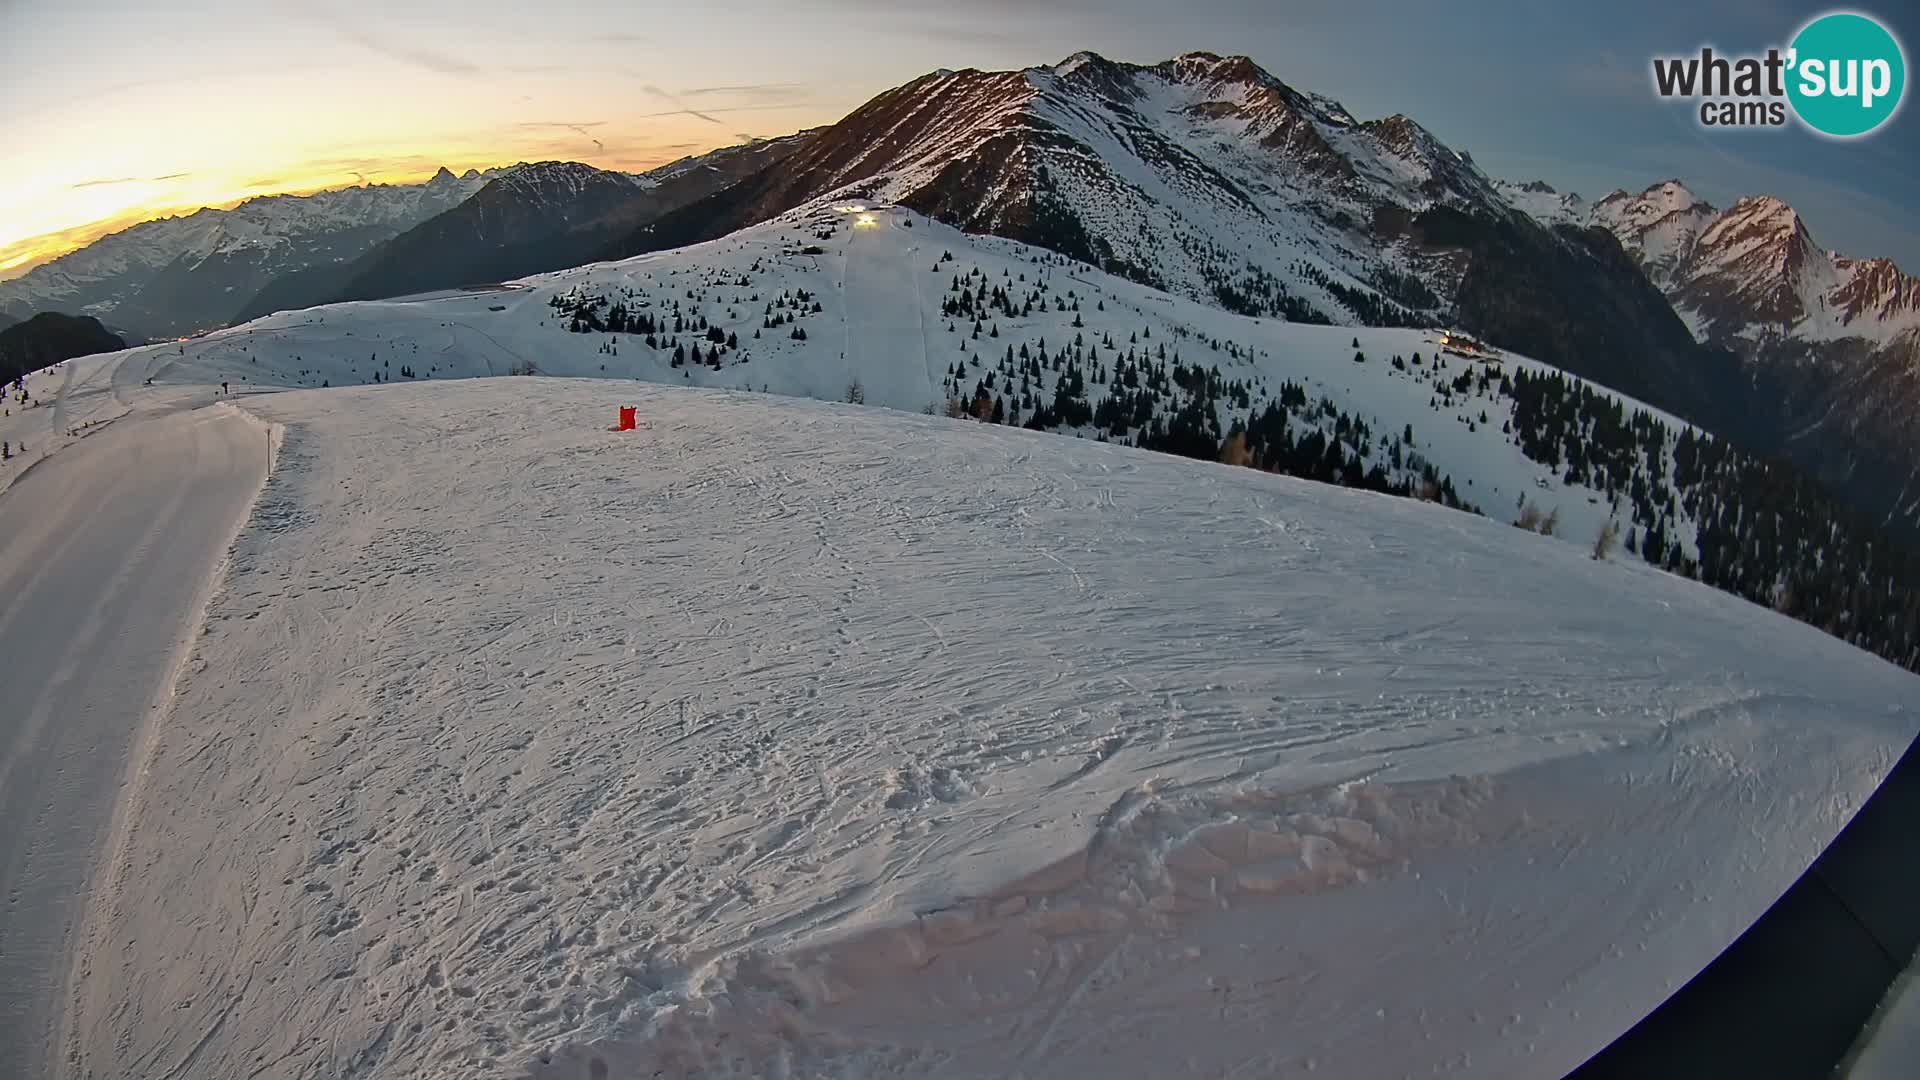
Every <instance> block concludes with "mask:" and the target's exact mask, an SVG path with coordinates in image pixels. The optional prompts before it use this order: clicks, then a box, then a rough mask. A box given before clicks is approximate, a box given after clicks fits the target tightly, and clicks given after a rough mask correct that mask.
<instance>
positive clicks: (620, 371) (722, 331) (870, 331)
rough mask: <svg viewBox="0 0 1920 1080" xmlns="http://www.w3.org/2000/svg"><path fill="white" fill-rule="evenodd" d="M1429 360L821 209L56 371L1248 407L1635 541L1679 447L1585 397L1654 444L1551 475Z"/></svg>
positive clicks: (1208, 416)
mask: <svg viewBox="0 0 1920 1080" xmlns="http://www.w3.org/2000/svg"><path fill="white" fill-rule="evenodd" d="M862 217H869V218H871V219H872V221H873V224H872V225H870V226H863V225H860V224H858V222H859V221H860V219H861V218H862ZM816 308H817V310H816ZM573 330H578V331H579V332H570V331H573ZM1437 337H1438V335H1437V333H1436V332H1435V331H1431V330H1400V329H1366V328H1359V329H1356V328H1351V327H1328V326H1312V325H1305V324H1295V323H1286V322H1281V321H1277V320H1271V319H1253V318H1248V317H1245V316H1239V315H1233V314H1230V313H1228V312H1225V311H1221V310H1218V309H1216V308H1210V307H1206V306H1203V305H1200V304H1197V303H1194V302H1192V301H1189V300H1186V299H1183V298H1179V297H1174V296H1170V295H1168V294H1166V293H1161V292H1157V291H1154V290H1151V289H1148V288H1145V287H1143V286H1139V285H1135V284H1133V283H1131V282H1127V281H1124V280H1122V279H1119V278H1116V277H1113V276H1111V275H1107V274H1103V273H1100V272H1098V271H1095V270H1093V269H1091V268H1089V267H1086V266H1083V265H1080V264H1076V263H1072V262H1069V261H1066V260H1063V259H1061V258H1060V257H1059V256H1056V255H1053V254H1052V253H1050V252H1046V251H1043V250H1041V249H1038V248H1033V247H1029V246H1026V245H1022V244H1017V243H1014V242H1011V241H1007V240H1002V239H998V238H994V237H984V236H972V235H967V234H963V233H960V232H958V231H956V230H954V229H951V228H948V227H946V226H943V225H941V224H939V223H938V222H934V221H931V220H929V219H927V218H924V217H921V216H919V215H916V214H913V213H912V212H910V211H906V210H902V209H898V208H878V209H869V210H865V211H860V212H851V211H849V204H848V203H847V202H845V201H836V200H833V199H827V200H823V201H821V202H819V203H817V204H814V205H811V206H809V207H806V208H803V209H801V210H798V211H795V212H793V213H791V214H788V215H784V216H783V217H781V218H779V219H776V220H775V221H772V222H769V223H767V224H764V225H759V226H755V227H753V228H750V229H746V230H743V231H742V232H740V233H737V234H734V235H733V236H730V237H726V238H724V239H721V240H717V241H714V242H711V243H708V244H702V245H698V246H695V247H691V248H685V249H681V250H677V251H671V252H662V253H658V254H654V255H645V256H640V257H638V258H635V259H630V260H626V261H623V262H618V263H607V264H598V265H593V266H587V267H581V268H578V269H574V270H568V271H563V272H560V273H557V274H549V275H542V276H539V277H535V278H530V279H527V280H525V281H524V282H520V283H514V284H512V285H510V286H506V287H501V288H496V289H485V290H476V291H472V292H465V293H438V294H433V295H430V296H427V297H421V298H414V299H407V300H397V301H381V302H371V303H357V304H342V305H334V306H329V307H322V308H312V309H306V310H302V311H293V312H284V313H281V314H278V315H273V316H269V317H267V318H264V319H260V320H257V321H255V322H253V323H249V324H247V325H245V326H241V327H237V328H234V329H232V330H228V331H222V332H220V333H216V334H211V335H208V336H206V337H204V338H198V339H195V340H193V341H189V342H185V343H168V344H163V345H157V346H152V347H148V348H143V349H136V350H132V351H131V352H128V353H123V354H115V355H114V357H113V358H111V359H99V358H92V359H89V360H84V361H79V362H78V363H81V364H89V363H91V364H125V365H127V370H128V371H129V372H137V373H138V376H139V377H138V378H136V379H133V380H132V381H133V382H135V383H138V382H139V381H140V380H142V379H144V378H146V377H147V376H148V375H151V376H153V377H154V378H155V380H156V382H157V383H158V384H160V385H163V386H165V385H175V384H193V385H205V384H207V383H209V382H216V383H217V382H219V381H221V380H231V381H232V382H233V384H234V385H235V386H237V387H243V388H249V389H250V388H257V387H266V386H271V387H287V386H299V387H320V386H329V387H340V386H343V385H362V384H368V383H372V382H374V381H375V380H376V379H378V380H381V381H385V382H394V381H400V382H405V381H414V380H431V379H445V378H459V377H469V376H484V375H506V374H511V373H515V372H529V371H530V372H538V373H541V374H547V375H569V376H585V377H594V378H621V379H641V380H645V381H655V382H670V383H677V384H680V385H685V386H710V387H723V388H733V389H753V390H766V391H769V392H771V393H774V394H780V395H789V396H801V397H813V398H820V399H825V400H835V401H838V400H844V399H845V398H846V397H847V396H848V389H849V386H850V385H851V384H853V383H855V382H857V383H859V384H860V387H861V390H862V391H863V394H864V398H865V401H866V403H867V404H869V405H877V406H885V407H889V408H895V409H904V410H909V411H915V412H919V411H923V410H926V409H929V408H932V409H935V410H942V411H943V410H945V409H946V408H947V407H948V403H949V401H950V400H951V401H956V402H958V403H959V404H960V405H962V406H965V407H968V408H971V407H972V405H973V404H974V403H975V401H976V400H977V395H978V394H979V393H980V391H981V390H982V388H983V387H984V388H986V389H987V392H988V394H989V398H990V399H992V400H989V401H988V402H987V403H988V404H989V405H991V404H992V401H998V402H1000V403H1001V404H1002V405H1003V406H1004V407H1007V408H1008V409H1009V410H1010V412H1011V413H1012V414H1014V415H1012V416H1010V417H1009V420H1010V421H1012V422H1015V423H1021V422H1025V421H1026V420H1029V419H1032V418H1033V416H1034V414H1035V412H1036V411H1037V410H1039V409H1042V408H1046V409H1053V408H1054V407H1055V406H1057V405H1060V404H1062V394H1061V384H1062V382H1063V381H1066V382H1068V383H1069V384H1073V385H1077V386H1079V387H1080V396H1079V398H1078V400H1079V401H1081V402H1084V409H1085V412H1084V415H1079V416H1072V415H1062V416H1059V417H1056V418H1055V422H1053V423H1052V424H1050V427H1052V428H1053V429H1054V430H1059V431H1063V432H1071V433H1075V434H1079V435H1082V436H1084V437H1087V438H1095V437H1107V438H1113V439H1116V440H1119V441H1128V442H1134V441H1139V440H1140V439H1142V438H1145V437H1147V436H1148V434H1149V430H1148V429H1149V428H1150V427H1153V426H1154V425H1157V426H1158V428H1159V429H1161V430H1162V431H1164V429H1166V428H1168V427H1169V426H1171V425H1173V424H1175V423H1177V422H1180V420H1181V418H1182V417H1187V418H1190V419H1191V418H1193V417H1195V416H1196V415H1197V416H1200V417H1203V418H1205V422H1206V423H1207V424H1210V425H1211V428H1212V431H1211V434H1212V436H1213V437H1214V438H1215V439H1216V441H1218V440H1220V439H1224V437H1225V436H1226V435H1227V434H1228V432H1229V431H1230V430H1231V429H1233V427H1234V426H1235V425H1236V424H1242V425H1247V424H1249V423H1250V422H1251V421H1254V420H1256V419H1258V418H1259V417H1260V416H1261V415H1262V414H1263V413H1265V412H1266V411H1267V410H1268V409H1269V408H1270V407H1271V408H1272V409H1275V410H1278V412H1279V413H1282V414H1284V426H1285V428H1286V431H1287V437H1288V438H1289V439H1290V440H1294V441H1296V442H1300V443H1303V444H1304V443H1305V442H1307V441H1308V440H1311V439H1313V438H1315V437H1317V438H1319V439H1321V440H1324V441H1325V442H1327V443H1329V444H1333V445H1334V446H1335V447H1337V450H1335V451H1332V452H1330V456H1331V455H1334V454H1337V455H1338V456H1344V457H1346V458H1350V459H1352V460H1353V461H1354V462H1356V465H1355V468H1356V470H1357V471H1359V472H1364V471H1367V470H1370V469H1375V468H1377V469H1379V470H1380V475H1381V477H1382V480H1383V482H1390V483H1394V484H1403V485H1410V486H1413V487H1418V486H1420V485H1421V484H1422V482H1423V481H1424V480H1425V479H1429V478H1430V479H1432V480H1434V481H1435V482H1436V483H1437V482H1440V481H1444V482H1445V483H1446V484H1447V485H1449V487H1450V489H1451V491H1452V493H1454V494H1455V495H1457V498H1458V500H1459V501H1461V502H1463V503H1465V504H1468V505H1472V506H1475V507H1477V508H1479V509H1480V510H1481V511H1482V512H1484V513H1486V514H1488V515H1489V516H1492V517H1495V518H1496V519H1499V520H1506V521H1512V520H1514V519H1515V518H1516V517H1518V516H1520V515H1521V513H1522V503H1523V502H1524V503H1526V504H1527V505H1528V506H1529V507H1530V508H1536V509H1537V510H1538V511H1540V512H1541V513H1542V514H1545V513H1550V512H1554V511H1557V512H1558V520H1559V524H1560V528H1559V530H1558V534H1559V535H1560V536H1561V537H1563V538H1565V539H1568V540H1570V541H1572V542H1573V543H1577V544H1580V545H1582V546H1586V545H1590V544H1591V543H1592V541H1593V538H1594V536H1595V534H1596V533H1597V532H1598V531H1599V529H1600V527H1601V526H1602V525H1603V524H1604V523H1605V522H1607V521H1608V520H1609V519H1611V518H1618V519H1619V520H1621V522H1622V524H1623V525H1631V524H1634V522H1633V521H1632V520H1629V519H1630V518H1631V517H1632V513H1633V511H1632V508H1631V507H1622V508H1620V509H1616V502H1618V501H1619V497H1620V495H1621V494H1622V493H1623V492H1625V491H1626V490H1628V488H1629V487H1631V486H1633V485H1632V484H1631V483H1630V479H1631V478H1630V477H1629V476H1628V475H1627V473H1628V472H1630V471H1631V472H1638V473H1639V474H1640V475H1641V480H1642V481H1643V482H1644V483H1645V484H1647V485H1651V486H1656V487H1657V486H1658V485H1661V484H1663V483H1665V482H1666V481H1667V480H1670V479H1671V475H1672V457H1673V447H1674V442H1675V440H1676V439H1677V437H1678V435H1679V433H1680V432H1681V431H1682V430H1684V429H1685V427H1686V425H1684V424H1682V423H1680V422H1678V421H1676V420H1674V419H1673V418H1671V417H1665V416H1661V415H1659V414H1657V413H1655V412H1654V411H1652V410H1649V409H1647V408H1646V407H1645V406H1643V405H1641V404H1639V403H1638V402H1634V401H1631V400H1627V399H1622V398H1619V397H1618V395H1614V394H1612V393H1611V392H1609V391H1605V390H1603V389H1600V388H1596V387H1588V389H1589V390H1590V391H1592V392H1595V393H1597V394H1598V395H1599V397H1600V399H1601V400H1605V401H1616V400H1617V401H1619V402H1620V407H1621V409H1622V414H1623V416H1625V417H1631V416H1632V414H1634V413H1644V414H1646V415H1647V416H1649V417H1654V418H1657V419H1659V420H1661V421H1663V422H1664V423H1665V425H1666V428H1667V430H1668V435H1667V437H1666V438H1665V440H1664V442H1663V443H1661V445H1660V447H1659V448H1645V449H1642V450H1640V451H1639V452H1638V456H1637V457H1636V458H1635V460H1634V461H1632V462H1627V463H1618V464H1616V465H1615V466H1614V467H1613V470H1612V472H1611V473H1609V472H1607V471H1606V470H1604V469H1601V470H1597V471H1594V472H1590V473H1586V474H1579V475H1572V476H1571V477H1570V475H1569V471H1568V468H1567V461H1566V460H1563V452H1562V451H1561V450H1555V451H1554V452H1553V453H1552V455H1551V457H1550V458H1545V459H1543V456H1542V455H1541V454H1540V453H1538V452H1536V453H1534V454H1532V455H1530V454H1529V453H1527V452H1525V451H1523V448H1522V447H1521V445H1519V439H1518V436H1517V435H1516V434H1514V433H1513V431H1512V430H1511V429H1512V427H1513V425H1512V423H1511V421H1512V420H1513V418H1514V415H1515V409H1516V408H1517V407H1518V404H1517V398H1516V396H1515V395H1514V393H1513V392H1512V389H1511V388H1512V382H1511V380H1512V379H1514V378H1517V377H1519V376H1520V375H1521V374H1522V373H1527V374H1539V375H1556V374H1557V372H1555V371H1554V370H1553V369H1551V368H1549V367H1547V366H1546V365H1543V364H1539V363H1536V362H1534V361H1532V360H1529V359H1527V358H1525V357H1518V356H1513V355H1511V354H1507V355H1505V356H1503V357H1502V358H1501V359H1500V360H1499V361H1498V362H1496V363H1487V362H1483V361H1476V360H1470V359H1465V358H1462V357H1459V356H1454V355H1449V354H1445V353H1443V352H1442V351H1441V349H1440V347H1439V345H1438V344H1437ZM649 339H651V342H652V344H651V345H650V344H649ZM676 354H678V355H679V356H680V358H681V359H680V362H679V364H678V365H677V366H676V363H675V356H676ZM1570 385H1572V386H1574V387H1575V389H1578V388H1579V387H1580V386H1582V385H1583V384H1581V383H1580V382H1579V381H1578V380H1571V382H1570ZM1068 405H1069V408H1071V407H1072V405H1071V403H1068ZM1109 407H1110V408H1111V410H1112V412H1111V414H1109V413H1108V412H1106V411H1103V410H1104V409H1107V408H1109ZM983 411H984V410H983ZM1116 432H1118V433H1117V434H1116ZM1656 517H1657V520H1653V519H1645V520H1640V521H1639V522H1638V524H1639V525H1640V526H1641V531H1642V532H1643V533H1644V532H1645V531H1646V530H1647V529H1649V528H1657V529H1658V530H1660V531H1661V532H1663V533H1664V534H1665V536H1666V538H1667V543H1668V545H1669V546H1673V545H1677V546H1678V547H1680V548H1681V549H1686V550H1691V549H1692V546H1693V544H1694V525H1693V522H1692V519H1691V517H1690V516H1689V511H1688V509H1687V508H1686V506H1685V505H1684V504H1683V502H1682V501H1681V500H1678V499H1675V498H1671V497H1669V498H1666V499H1662V500H1659V511H1658V513H1657V515H1656Z"/></svg>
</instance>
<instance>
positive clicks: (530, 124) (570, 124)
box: [516, 120, 607, 154]
mask: <svg viewBox="0 0 1920 1080" xmlns="http://www.w3.org/2000/svg"><path fill="white" fill-rule="evenodd" d="M605 124H606V121H605V120H586V121H580V122H575V121H568V120H523V121H521V122H520V123H519V124H518V125H516V126H517V127H520V128H522V129H525V130H531V131H540V130H555V131H571V132H573V133H574V134H575V135H578V136H580V137H581V138H583V139H586V140H587V141H588V142H590V143H592V144H593V148H594V149H595V150H598V151H599V152H601V153H603V154H604V153H606V152H607V144H606V143H604V142H601V141H600V140H599V139H597V138H595V137H594V134H593V132H592V131H591V130H589V129H590V128H597V127H603V126H605Z"/></svg>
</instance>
